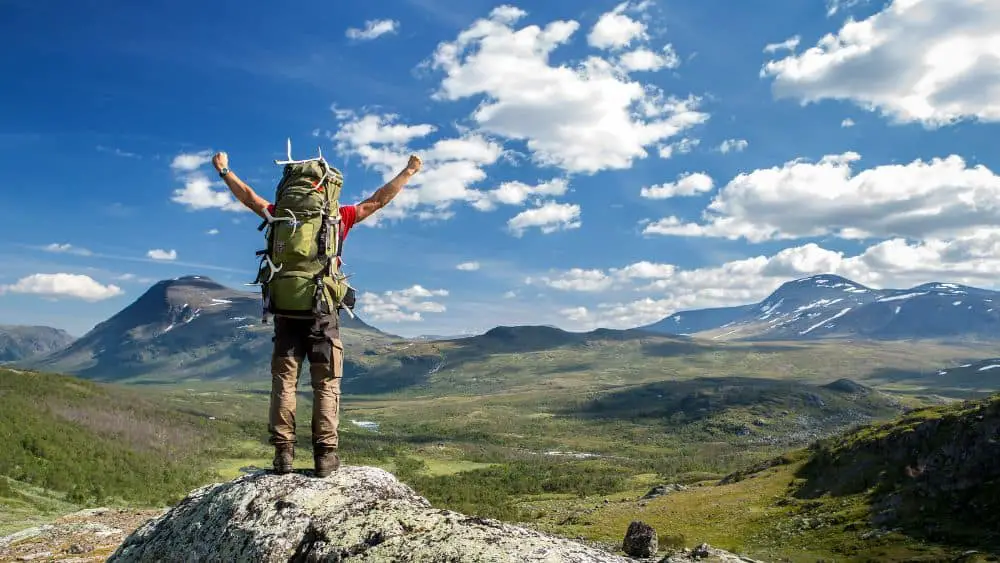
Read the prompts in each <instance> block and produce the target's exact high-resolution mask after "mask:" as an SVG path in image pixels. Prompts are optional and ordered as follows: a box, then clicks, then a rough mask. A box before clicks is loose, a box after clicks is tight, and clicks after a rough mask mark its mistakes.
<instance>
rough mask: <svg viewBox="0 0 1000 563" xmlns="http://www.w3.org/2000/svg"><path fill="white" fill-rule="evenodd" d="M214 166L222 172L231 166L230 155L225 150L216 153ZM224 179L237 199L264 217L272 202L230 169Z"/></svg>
mask: <svg viewBox="0 0 1000 563" xmlns="http://www.w3.org/2000/svg"><path fill="white" fill-rule="evenodd" d="M212 166H214V167H215V170H216V171H218V172H219V173H220V174H221V173H222V170H223V169H226V168H229V155H228V154H226V153H224V152H217V153H215V156H213V157H212ZM222 181H223V182H225V184H226V187H228V188H229V191H231V192H233V195H234V196H236V199H237V200H239V202H240V203H242V204H243V205H245V206H247V207H248V208H249V209H250V211H253V212H254V213H256V214H257V215H259V216H261V217H264V210H265V209H267V206H268V205H270V203H269V202H268V201H267V200H266V199H264V198H262V197H260V196H259V195H257V192H255V191H253V188H251V187H250V186H248V185H247V183H246V182H244V181H243V180H240V177H239V176H237V175H236V173H235V172H233V171H231V170H230V171H229V173H228V174H226V175H225V177H223V178H222Z"/></svg>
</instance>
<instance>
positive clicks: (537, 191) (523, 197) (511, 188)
mask: <svg viewBox="0 0 1000 563" xmlns="http://www.w3.org/2000/svg"><path fill="white" fill-rule="evenodd" d="M568 188H569V183H568V182H567V181H566V180H565V179H563V178H555V179H552V180H549V181H547V182H540V183H538V184H535V185H533V186H532V185H529V184H525V183H524V182H517V181H512V182H504V183H502V184H500V186H499V187H497V188H495V189H493V190H489V191H484V192H480V193H479V194H477V195H476V196H474V198H473V202H472V206H473V207H475V208H476V209H479V210H480V211H490V210H492V209H495V208H496V206H497V204H503V205H524V204H525V203H526V202H527V201H528V200H529V199H534V200H536V201H537V200H539V199H540V198H544V197H555V196H561V195H565V194H566V191H567V189H568Z"/></svg>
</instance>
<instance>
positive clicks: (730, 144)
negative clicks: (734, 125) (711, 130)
mask: <svg viewBox="0 0 1000 563" xmlns="http://www.w3.org/2000/svg"><path fill="white" fill-rule="evenodd" d="M748 146H750V143H749V142H747V140H746V139H726V140H725V141H722V144H720V145H719V152H721V153H722V154H726V153H730V152H743V151H745V150H746V148H747V147H748Z"/></svg>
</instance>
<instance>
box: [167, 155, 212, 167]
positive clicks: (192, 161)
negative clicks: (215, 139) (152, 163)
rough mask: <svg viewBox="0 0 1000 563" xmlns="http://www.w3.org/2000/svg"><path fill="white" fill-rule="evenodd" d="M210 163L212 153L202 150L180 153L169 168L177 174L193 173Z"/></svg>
mask: <svg viewBox="0 0 1000 563" xmlns="http://www.w3.org/2000/svg"><path fill="white" fill-rule="evenodd" d="M209 162H212V151H211V150H203V151H199V152H196V153H181V154H179V155H177V156H175V157H174V159H173V161H171V162H170V167H171V168H173V169H174V170H176V171H178V172H193V171H195V170H197V169H199V168H201V167H202V166H204V165H206V164H208V163H209Z"/></svg>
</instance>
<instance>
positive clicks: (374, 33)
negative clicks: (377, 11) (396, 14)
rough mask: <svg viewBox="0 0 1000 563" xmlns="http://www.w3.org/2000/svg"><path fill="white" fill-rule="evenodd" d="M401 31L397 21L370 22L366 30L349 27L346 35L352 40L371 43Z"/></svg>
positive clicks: (366, 23) (367, 22)
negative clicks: (388, 34)
mask: <svg viewBox="0 0 1000 563" xmlns="http://www.w3.org/2000/svg"><path fill="white" fill-rule="evenodd" d="M398 30H399V22H398V21H395V20H388V19H386V20H368V21H366V22H365V27H364V29H360V28H357V27H349V28H347V31H346V32H345V33H344V34H345V35H347V37H348V38H350V39H357V40H360V41H370V40H372V39H377V38H379V37H382V36H383V35H385V34H387V33H396V31H398Z"/></svg>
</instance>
